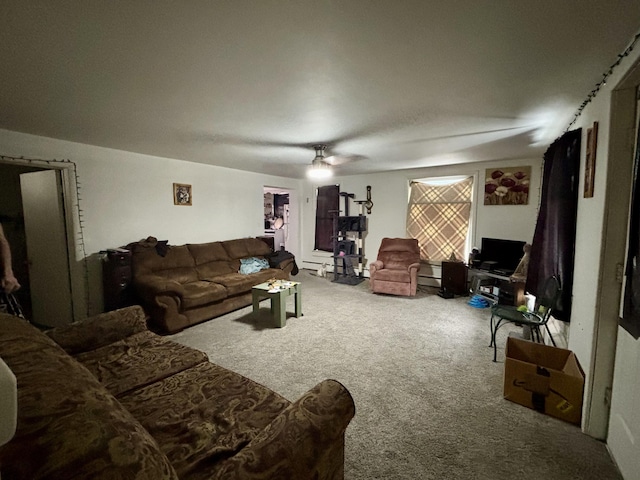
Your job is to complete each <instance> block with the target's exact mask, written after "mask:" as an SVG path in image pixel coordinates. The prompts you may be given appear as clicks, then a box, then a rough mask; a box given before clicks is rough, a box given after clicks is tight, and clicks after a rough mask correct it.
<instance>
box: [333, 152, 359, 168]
mask: <svg viewBox="0 0 640 480" xmlns="http://www.w3.org/2000/svg"><path fill="white" fill-rule="evenodd" d="M366 158H367V157H365V156H364V155H329V156H328V157H325V158H324V159H325V161H326V162H327V163H328V164H329V165H332V166H334V167H336V166H338V165H344V164H345V163H351V162H357V161H358V160H365V159H366Z"/></svg>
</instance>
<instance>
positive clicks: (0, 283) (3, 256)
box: [0, 224, 20, 293]
mask: <svg viewBox="0 0 640 480" xmlns="http://www.w3.org/2000/svg"><path fill="white" fill-rule="evenodd" d="M0 263H1V264H2V279H0V287H2V289H3V290H4V291H5V292H6V293H11V292H15V291H16V290H18V289H19V288H20V283H18V280H17V279H16V277H15V276H14V274H13V268H12V267H11V248H10V247H9V242H8V241H7V237H5V236H4V230H3V229H2V224H0Z"/></svg>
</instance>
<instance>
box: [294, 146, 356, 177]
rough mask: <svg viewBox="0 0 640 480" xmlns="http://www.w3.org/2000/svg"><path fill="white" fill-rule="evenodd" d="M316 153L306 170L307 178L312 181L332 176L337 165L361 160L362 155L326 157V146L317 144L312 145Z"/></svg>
mask: <svg viewBox="0 0 640 480" xmlns="http://www.w3.org/2000/svg"><path fill="white" fill-rule="evenodd" d="M312 147H313V149H314V150H315V151H316V156H315V157H314V158H313V160H312V161H311V165H309V167H308V168H307V177H309V178H311V179H314V180H323V179H326V178H329V177H331V176H332V175H333V169H332V168H331V167H335V166H337V165H342V164H345V163H348V162H353V161H355V160H361V159H363V158H364V157H363V156H362V155H329V156H326V155H325V152H326V150H327V145H326V144H324V143H318V144H315V145H312Z"/></svg>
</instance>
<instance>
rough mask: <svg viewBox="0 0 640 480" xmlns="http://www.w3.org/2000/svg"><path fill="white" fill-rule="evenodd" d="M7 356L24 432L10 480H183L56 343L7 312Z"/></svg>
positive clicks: (9, 447)
mask: <svg viewBox="0 0 640 480" xmlns="http://www.w3.org/2000/svg"><path fill="white" fill-rule="evenodd" d="M0 324H1V325H2V328H1V329H0V356H2V358H3V360H4V361H5V362H6V363H7V365H8V366H9V368H11V370H12V371H13V373H14V374H15V376H16V378H17V380H18V406H19V408H18V428H17V431H16V435H15V436H14V438H13V439H12V440H11V441H10V442H9V443H7V444H6V445H4V446H2V447H0V464H2V475H3V478H4V477H6V478H7V479H10V478H25V479H26V478H28V479H29V480H37V479H45V478H46V479H52V478H56V479H70V478H73V479H74V480H76V479H78V480H82V479H87V480H89V479H104V480H106V479H115V478H135V479H141V480H153V479H177V478H178V477H177V475H176V473H175V470H174V469H173V468H172V466H171V465H170V463H169V461H168V459H167V457H166V456H165V455H163V454H162V453H161V451H160V450H159V448H158V444H157V443H156V441H155V440H154V439H153V438H152V437H151V436H150V435H149V434H148V433H147V432H146V431H145V429H144V428H143V427H142V426H141V425H140V423H139V422H137V421H136V419H135V418H134V417H133V416H132V415H131V414H130V413H129V412H127V411H126V410H125V409H124V408H123V407H122V405H121V404H120V403H118V401H117V400H116V399H115V398H114V397H113V395H111V394H110V393H109V392H107V390H106V389H105V388H104V387H103V386H102V385H100V383H99V382H98V381H97V380H96V379H95V378H94V377H93V376H92V375H91V373H89V371H88V370H87V369H86V368H84V367H83V366H82V365H81V364H80V363H79V362H77V361H76V360H74V359H73V358H72V357H71V356H69V355H68V354H67V353H66V352H65V351H64V350H63V349H62V348H61V347H60V346H58V345H57V344H56V343H55V342H54V341H53V340H52V339H50V338H49V337H47V336H46V335H44V334H43V333H42V332H40V331H39V330H38V329H36V328H35V327H33V326H32V325H30V324H28V323H27V322H25V321H24V320H22V319H19V318H17V317H12V316H10V315H3V314H0Z"/></svg>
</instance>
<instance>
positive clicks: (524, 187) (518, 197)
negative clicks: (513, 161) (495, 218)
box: [484, 166, 531, 205]
mask: <svg viewBox="0 0 640 480" xmlns="http://www.w3.org/2000/svg"><path fill="white" fill-rule="evenodd" d="M530 179H531V167H530V166H529V167H513V168H488V169H487V171H486V175H485V181H484V204H485V205H528V204H529V180H530Z"/></svg>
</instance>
